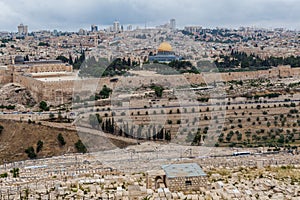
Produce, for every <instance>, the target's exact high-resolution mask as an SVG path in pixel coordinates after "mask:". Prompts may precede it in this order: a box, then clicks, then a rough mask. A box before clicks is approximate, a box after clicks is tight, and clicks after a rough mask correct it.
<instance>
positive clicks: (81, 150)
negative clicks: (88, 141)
mask: <svg viewBox="0 0 300 200" xmlns="http://www.w3.org/2000/svg"><path fill="white" fill-rule="evenodd" d="M75 148H76V149H77V151H78V152H79V153H86V152H87V148H86V147H85V145H84V144H83V143H82V141H81V140H78V141H77V142H76V143H75Z"/></svg>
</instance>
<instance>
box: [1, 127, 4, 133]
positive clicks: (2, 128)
mask: <svg viewBox="0 0 300 200" xmlns="http://www.w3.org/2000/svg"><path fill="white" fill-rule="evenodd" d="M3 130H4V127H3V126H2V125H0V134H1V133H2V132H3Z"/></svg>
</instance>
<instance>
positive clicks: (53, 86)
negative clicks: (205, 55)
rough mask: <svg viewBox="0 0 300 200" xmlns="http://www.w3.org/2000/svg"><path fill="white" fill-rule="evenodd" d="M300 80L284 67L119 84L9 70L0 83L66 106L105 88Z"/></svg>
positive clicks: (127, 79) (0, 73) (0, 72)
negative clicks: (49, 77) (36, 76)
mask: <svg viewBox="0 0 300 200" xmlns="http://www.w3.org/2000/svg"><path fill="white" fill-rule="evenodd" d="M291 76H293V77H299V76H300V68H290V67H289V66H281V67H278V68H274V69H270V70H264V71H251V72H231V73H202V74H186V75H184V76H182V75H174V76H163V77H162V76H140V77H139V76H136V77H123V78H122V79H121V78H120V79H119V81H118V82H111V78H102V79H77V80H71V81H53V82H50V81H49V82H42V81H39V80H36V79H34V78H32V77H27V76H24V75H22V74H21V73H17V72H15V73H14V75H13V78H12V76H11V72H9V70H0V83H1V84H6V83H10V82H15V83H19V84H21V85H23V86H25V87H26V88H28V89H29V90H30V91H31V92H32V94H33V97H34V98H35V100H36V101H38V102H39V101H41V100H46V101H49V102H51V103H52V104H61V103H66V102H68V101H70V100H71V98H72V96H73V94H74V96H76V95H78V96H80V97H83V98H88V97H90V96H91V95H93V94H94V93H95V92H97V91H100V90H101V89H102V87H103V86H104V85H107V86H108V87H110V88H118V87H125V88H126V87H128V88H133V87H142V86H143V85H145V86H146V85H150V84H152V83H155V84H161V85H164V86H166V87H168V86H171V87H176V86H182V85H189V84H200V83H212V82H214V81H216V82H218V81H221V82H226V81H232V80H247V79H258V78H268V79H272V78H278V77H291Z"/></svg>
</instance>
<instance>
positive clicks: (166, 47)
mask: <svg viewBox="0 0 300 200" xmlns="http://www.w3.org/2000/svg"><path fill="white" fill-rule="evenodd" d="M158 51H167V52H170V51H172V46H171V45H170V44H169V43H167V42H163V43H161V44H160V45H159V47H158Z"/></svg>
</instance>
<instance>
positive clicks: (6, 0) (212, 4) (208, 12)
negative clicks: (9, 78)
mask: <svg viewBox="0 0 300 200" xmlns="http://www.w3.org/2000/svg"><path fill="white" fill-rule="evenodd" d="M171 18H175V19H176V22H177V25H178V27H184V26H185V25H200V26H202V27H210V28H212V27H228V28H238V27H241V26H250V27H259V28H278V27H280V28H288V29H292V30H294V29H297V30H300V0H151V1H149V0H47V1H45V0H0V31H13V32H16V31H17V25H18V24H20V23H24V24H26V25H28V27H29V31H36V30H54V29H57V30H62V31H78V30H79V29H80V28H84V29H90V26H91V24H96V25H99V26H101V27H103V26H108V25H110V24H112V23H113V22H114V21H115V20H118V21H120V23H121V24H133V25H135V24H139V25H141V24H142V25H143V26H144V24H145V23H146V24H147V26H148V27H151V26H156V25H160V24H164V23H167V22H168V21H169V20H170V19H171Z"/></svg>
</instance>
